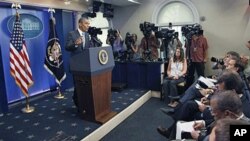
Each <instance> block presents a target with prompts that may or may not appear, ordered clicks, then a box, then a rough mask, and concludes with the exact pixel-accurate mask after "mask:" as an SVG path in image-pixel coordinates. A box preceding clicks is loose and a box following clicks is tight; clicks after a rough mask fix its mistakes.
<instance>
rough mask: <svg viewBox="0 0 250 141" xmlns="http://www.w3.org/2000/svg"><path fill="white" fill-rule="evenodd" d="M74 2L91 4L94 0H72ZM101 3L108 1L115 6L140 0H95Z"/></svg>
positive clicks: (137, 2) (131, 3) (135, 3)
mask: <svg viewBox="0 0 250 141" xmlns="http://www.w3.org/2000/svg"><path fill="white" fill-rule="evenodd" d="M73 1H75V2H80V3H84V4H86V5H91V4H92V2H93V1H94V0H88V1H86V0H73ZM95 1H100V2H103V3H109V4H112V5H115V6H128V5H138V4H140V2H139V1H140V0H95Z"/></svg>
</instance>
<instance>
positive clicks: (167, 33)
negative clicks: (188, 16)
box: [155, 28, 179, 40]
mask: <svg viewBox="0 0 250 141" xmlns="http://www.w3.org/2000/svg"><path fill="white" fill-rule="evenodd" d="M174 31H175V30H172V29H167V28H165V29H162V30H160V31H157V32H155V36H156V38H162V39H167V40H171V39H173V38H177V37H178V34H179V33H178V32H174Z"/></svg>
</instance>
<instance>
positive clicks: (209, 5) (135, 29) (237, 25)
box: [113, 0, 250, 75]
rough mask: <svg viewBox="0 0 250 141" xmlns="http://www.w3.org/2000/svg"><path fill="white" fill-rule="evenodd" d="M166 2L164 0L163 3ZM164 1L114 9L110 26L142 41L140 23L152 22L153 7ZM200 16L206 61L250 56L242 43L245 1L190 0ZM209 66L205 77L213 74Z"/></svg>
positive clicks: (246, 34) (249, 35)
mask: <svg viewBox="0 0 250 141" xmlns="http://www.w3.org/2000/svg"><path fill="white" fill-rule="evenodd" d="M165 1H166V0H165ZM162 2H163V0H141V3H142V4H141V5H133V6H129V7H115V15H114V16H115V17H114V19H113V24H114V27H115V28H118V29H120V30H121V32H122V35H123V36H125V34H126V32H132V33H136V34H137V35H138V39H139V41H140V39H141V38H142V36H143V35H142V33H141V31H140V29H139V24H140V23H142V22H144V21H149V22H152V18H153V17H152V16H153V13H154V11H155V10H156V8H157V7H156V6H158V4H159V3H162ZM191 2H192V3H193V4H194V5H195V6H196V8H197V10H198V13H199V15H200V16H204V17H205V21H203V22H200V24H201V25H202V27H203V29H204V35H205V36H206V37H207V39H208V44H209V50H208V56H209V58H210V57H212V56H215V57H222V56H223V55H224V54H225V53H226V52H227V51H229V50H233V51H237V52H239V53H245V54H250V51H249V50H248V49H247V48H246V47H245V43H246V42H247V41H248V40H250V25H249V18H250V6H249V1H248V0H191ZM212 73H213V71H212V70H211V63H210V61H208V63H207V64H206V74H207V75H208V74H212Z"/></svg>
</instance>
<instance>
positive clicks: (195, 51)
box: [189, 30, 208, 82]
mask: <svg viewBox="0 0 250 141" xmlns="http://www.w3.org/2000/svg"><path fill="white" fill-rule="evenodd" d="M207 49H208V44H207V39H206V38H205V37H204V36H203V30H199V31H198V33H196V34H194V35H193V36H192V41H191V46H190V55H191V56H190V58H191V65H190V69H189V71H190V72H189V76H190V82H193V80H194V73H195V70H196V73H197V75H198V77H199V76H204V70H205V63H206V62H207Z"/></svg>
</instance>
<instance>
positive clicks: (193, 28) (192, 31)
mask: <svg viewBox="0 0 250 141" xmlns="http://www.w3.org/2000/svg"><path fill="white" fill-rule="evenodd" d="M181 32H182V35H183V36H185V37H186V38H187V39H192V36H193V35H201V34H202V32H203V30H202V27H201V26H200V25H199V24H194V25H184V26H182V27H181Z"/></svg>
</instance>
